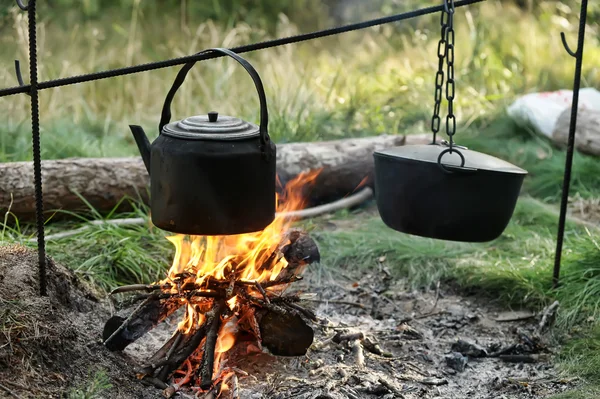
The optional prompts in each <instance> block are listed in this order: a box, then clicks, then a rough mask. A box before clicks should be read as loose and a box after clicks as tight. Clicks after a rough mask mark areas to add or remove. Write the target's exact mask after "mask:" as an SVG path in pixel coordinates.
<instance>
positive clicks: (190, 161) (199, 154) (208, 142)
mask: <svg viewBox="0 0 600 399" xmlns="http://www.w3.org/2000/svg"><path fill="white" fill-rule="evenodd" d="M211 51H216V52H220V53H223V54H225V55H228V56H229V57H231V58H233V59H235V60H236V61H237V62H238V63H239V64H241V65H242V66H243V67H244V69H246V71H247V72H248V73H249V74H250V76H251V77H252V80H253V81H254V84H255V86H256V89H257V91H258V97H259V100H260V126H256V125H255V124H252V123H249V122H245V121H243V120H241V119H238V118H235V117H232V116H225V115H219V114H218V113H216V112H209V113H208V114H207V115H199V116H192V117H188V118H185V119H183V120H180V121H175V122H171V123H169V121H170V119H171V101H172V100H173V97H174V96H175V93H176V92H177V90H178V89H179V87H180V86H181V84H182V83H183V81H184V80H185V77H186V75H187V73H188V72H189V70H190V69H191V68H192V67H193V66H194V64H195V63H196V62H195V61H193V62H190V63H187V64H185V65H184V66H183V68H182V69H181V71H179V73H178V74H177V77H176V79H175V82H174V83H173V86H172V87H171V90H170V91H169V93H168V94H167V98H166V99H165V103H164V106H163V110H162V116H161V120H160V125H159V129H158V130H159V136H158V138H157V139H156V140H155V141H154V142H153V143H152V144H150V142H149V140H148V137H147V136H146V134H145V133H144V130H143V129H142V128H141V127H140V126H136V125H130V126H129V127H130V129H131V132H132V133H133V136H134V138H135V141H136V143H137V146H138V148H139V150H140V153H141V155H142V159H143V160H144V164H145V165H146V169H148V173H150V209H151V217H152V223H153V224H154V225H155V226H156V227H158V228H160V229H163V230H166V231H170V232H174V233H180V234H191V235H229V234H243V233H250V232H255V231H260V230H262V229H264V228H265V227H267V226H268V225H269V224H270V223H271V222H272V221H273V220H274V218H275V208H276V193H275V182H276V175H275V173H276V171H275V161H276V159H275V158H276V148H275V144H274V143H273V142H272V141H271V140H270V138H269V134H268V129H267V125H268V113H267V100H266V97H265V92H264V88H263V85H262V82H261V80H260V77H259V75H258V73H257V72H256V70H255V69H254V68H253V67H252V65H250V63H249V62H248V61H246V60H244V59H243V58H242V57H240V56H239V55H237V54H236V53H234V52H232V51H230V50H228V49H223V48H213V49H208V50H205V51H203V52H202V53H205V52H211Z"/></svg>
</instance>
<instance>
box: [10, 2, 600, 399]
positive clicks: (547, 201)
mask: <svg viewBox="0 0 600 399" xmlns="http://www.w3.org/2000/svg"><path fill="white" fill-rule="evenodd" d="M363 3H365V2H363ZM200 4H202V5H200ZM433 4H437V2H433V1H416V0H411V1H399V0H381V1H373V2H368V6H366V8H364V7H365V6H364V5H363V8H361V7H359V4H358V3H357V2H354V1H352V0H346V1H345V2H342V1H334V0H327V1H325V0H261V1H250V0H227V1H218V2H217V1H215V2H208V1H207V2H191V1H183V0H181V1H179V0H178V1H175V0H160V1H158V0H157V1H153V2H142V1H140V0H110V1H104V0H103V1H102V2H100V1H99V0H85V1H81V2H80V1H75V0H57V1H54V2H52V5H45V4H44V5H42V6H41V7H42V10H41V11H40V17H39V19H40V24H39V30H38V35H39V50H40V58H41V61H40V79H43V80H46V79H56V78H60V77H65V76H70V75H76V74H82V73H88V72H92V71H99V70H103V69H107V68H116V67H121V66H126V65H131V64H135V63H143V62H149V61H156V60H159V59H163V58H170V57H176V56H182V55H186V54H190V53H193V52H197V51H200V50H202V49H205V48H208V47H215V46H223V47H233V46H236V45H241V44H246V43H249V42H255V41H258V40H266V39H269V38H273V37H280V36H287V35H291V34H296V33H298V32H306V31H309V30H312V29H317V28H323V27H328V26H332V25H334V24H338V23H342V22H351V21H356V20H358V19H363V18H366V17H369V16H380V15H384V14H389V13H393V12H399V11H403V10H407V9H410V8H414V7H416V6H428V5H433ZM579 4H580V1H576V0H570V1H536V2H534V1H528V0H524V1H516V2H513V1H498V0H488V1H486V2H484V3H481V4H477V5H473V6H469V7H464V8H460V9H458V10H457V15H456V31H457V33H456V35H457V36H456V37H457V49H456V62H457V68H456V74H457V118H458V122H459V131H458V133H457V136H456V138H457V140H458V142H459V144H463V145H467V146H469V147H471V148H473V149H476V150H480V151H484V152H487V153H490V154H493V155H496V156H499V157H501V158H503V159H506V160H509V161H511V162H513V163H515V164H518V165H519V166H522V167H524V168H525V169H527V170H528V171H529V172H530V175H529V176H528V177H527V179H526V181H525V185H524V188H523V196H522V198H521V199H520V201H519V203H518V206H517V210H516V212H515V215H514V217H513V220H512V221H511V223H510V225H509V227H508V229H507V230H506V231H505V233H504V234H503V236H502V237H500V238H499V239H497V240H495V241H493V242H491V243H486V244H456V243H448V242H440V241H435V240H427V239H422V238H417V237H410V236H406V235H403V234H400V233H394V234H390V231H389V229H387V228H386V227H385V226H384V225H383V223H382V222H381V221H380V220H379V218H377V217H375V216H368V214H364V213H361V212H359V211H357V212H353V213H351V214H349V213H348V212H341V213H340V214H338V215H336V217H337V218H344V219H347V218H350V217H351V218H353V219H358V220H360V221H361V223H357V224H356V227H355V228H353V229H345V230H340V231H325V230H323V229H322V228H320V227H321V225H320V224H319V223H320V222H319V221H318V220H315V221H309V222H305V223H303V225H304V227H305V228H307V229H310V230H311V231H312V235H313V236H314V237H315V239H316V240H317V241H318V243H319V246H320V248H321V252H322V254H323V265H324V266H325V267H345V266H351V267H356V268H358V267H364V268H368V267H372V266H373V265H374V264H375V263H376V262H377V260H378V259H379V258H380V257H381V256H383V255H385V256H386V263H387V264H388V266H389V267H390V268H391V269H393V270H394V271H395V273H397V275H398V276H399V277H400V276H402V277H405V278H406V279H407V280H406V281H407V283H408V284H410V285H412V286H413V287H417V288H427V287H430V286H431V285H432V284H434V283H435V282H436V281H438V280H439V279H444V280H451V281H453V282H454V283H458V284H459V285H461V286H462V287H464V288H465V289H468V290H477V291H479V292H480V293H481V294H485V293H487V294H492V297H493V298H494V300H496V301H498V302H499V303H501V304H502V305H504V306H510V307H521V306H527V307H532V308H535V309H538V308H539V307H540V306H543V305H545V304H548V303H549V302H550V301H553V300H555V299H558V300H559V301H560V302H561V313H560V315H559V319H558V321H557V328H556V335H557V339H560V340H562V341H563V342H569V344H568V345H566V347H565V349H564V350H563V352H562V353H561V356H560V366H561V367H562V369H563V370H564V371H565V372H568V373H570V374H572V375H578V376H580V377H584V378H585V379H586V381H587V382H588V383H589V385H588V386H587V387H585V388H584V389H583V390H582V391H579V392H575V393H571V394H568V395H567V396H564V395H563V396H561V397H562V398H567V397H569V398H577V397H582V398H585V397H591V396H590V395H593V392H598V386H600V373H599V372H598V371H597V370H598V369H599V368H598V366H599V365H600V351H599V349H600V324H599V323H598V322H597V320H598V316H599V314H598V312H599V306H600V295H599V294H600V280H599V279H598V277H599V275H600V266H599V263H600V251H599V247H598V244H597V243H598V242H600V234H598V229H596V228H585V227H583V226H582V225H581V224H578V223H575V221H574V220H570V221H569V223H568V225H567V232H566V237H565V246H564V256H563V259H564V260H563V280H562V281H563V284H562V285H561V287H560V288H559V289H557V290H552V289H551V288H550V287H551V284H550V283H551V267H552V263H553V257H554V247H555V235H556V227H557V219H558V217H557V210H556V204H557V202H558V201H559V197H560V189H561V182H562V173H563V168H564V161H565V154H564V152H563V151H561V150H558V149H556V148H554V147H553V146H552V145H550V143H549V142H548V141H547V140H545V139H544V138H540V137H538V136H536V135H535V134H533V133H532V132H530V131H527V130H524V129H520V128H517V127H516V126H515V125H514V124H513V123H512V122H511V121H510V120H508V118H507V117H506V115H505V114H504V112H505V111H504V110H505V109H506V106H507V105H508V104H510V103H511V102H512V101H513V100H514V99H515V98H516V97H517V96H519V95H522V94H524V93H527V92H532V91H546V90H556V89H564V88H567V89H570V88H571V86H572V73H573V68H574V62H573V59H572V58H571V57H569V56H568V55H567V54H566V53H565V51H564V49H563V48H562V45H561V43H560V37H559V34H560V32H561V31H565V32H566V33H567V37H568V38H569V42H570V43H573V45H574V43H575V40H576V24H577V22H578V21H577V17H578V10H579V8H578V6H579ZM343 5H346V7H345V8H344V7H342V6H343ZM599 16H600V5H599V4H598V3H597V2H594V3H593V4H590V5H589V26H588V33H587V38H586V48H585V59H584V70H583V83H582V85H583V86H584V87H598V86H600V85H599V83H600V72H599V67H598V65H600V40H599V37H600V35H598V33H599V31H600V25H599V20H600V18H599ZM438 23H439V16H438V15H434V16H426V17H423V18H420V19H418V20H412V21H408V22H403V23H398V24H394V25H389V26H383V27H377V28H372V29H369V30H366V31H363V32H360V33H349V34H345V35H342V36H338V37H335V38H328V39H323V40H319V41H314V42H307V43H303V44H300V45H295V46H287V47H283V48H279V49H273V50H266V51H261V52H257V53H250V54H246V55H245V56H244V57H245V58H247V59H248V60H250V61H251V62H252V64H253V65H254V66H255V67H256V69H257V70H258V72H259V74H260V75H261V77H262V79H263V83H264V84H265V89H266V91H267V95H268V103H269V112H270V117H271V118H270V120H271V124H270V132H271V134H272V136H273V137H274V139H275V140H276V142H278V143H281V142H289V141H312V140H324V139H332V138H342V137H352V136H371V135H378V134H409V133H420V132H426V131H427V130H428V126H429V121H430V119H431V112H432V105H433V98H432V97H433V78H434V74H435V69H436V68H437V65H436V57H435V54H436V49H437V40H438V35H439V27H438V25H437V24H438ZM157 27H159V28H157ZM13 59H20V60H21V61H22V62H25V61H26V60H27V30H26V16H25V14H23V13H21V12H18V11H17V9H16V7H14V6H11V7H7V6H0V60H1V61H2V66H3V67H2V68H0V86H12V85H14V84H15V77H14V73H13V70H12V62H13V61H12V60H13ZM23 69H24V70H23V72H24V75H25V76H24V79H25V80H26V81H27V80H28V77H27V68H26V65H24V68H23ZM177 71H178V68H170V69H167V70H159V71H153V72H147V73H142V74H138V75H135V76H126V77H120V78H116V79H112V80H106V81H100V82H90V83H85V84H81V85H77V86H74V87H63V88H59V89H51V90H46V91H43V92H42V93H41V96H40V104H41V113H42V149H43V157H44V158H45V159H58V158H65V157H73V156H84V157H104V156H111V157H112V156H123V155H136V154H137V150H136V148H135V144H134V142H133V140H132V138H131V137H130V133H129V129H128V128H127V125H128V124H130V123H136V124H141V125H143V126H144V127H145V128H146V129H147V131H148V132H149V133H150V136H151V138H152V137H155V136H156V134H157V132H156V125H157V124H158V116H159V113H160V109H161V107H162V102H163V99H164V96H165V95H166V92H167V91H168V89H169V87H170V85H171V84H172V81H173V79H174V76H175V74H176V73H177ZM244 73H245V72H244V71H243V70H242V69H241V68H239V67H238V66H237V64H235V63H234V62H233V61H232V60H228V59H218V60H211V61H207V62H203V63H201V64H199V65H196V67H195V68H194V69H193V70H192V72H191V73H190V74H189V77H188V79H187V81H186V82H185V84H184V85H183V87H182V88H181V90H180V91H179V92H178V94H177V97H176V98H175V101H174V103H173V108H174V115H175V116H174V117H175V118H179V117H183V116H186V115H193V114H199V113H205V112H207V111H209V110H213V109H216V110H218V111H219V112H221V113H226V114H230V115H236V116H240V117H242V118H244V119H247V120H251V121H253V122H257V121H258V120H257V119H258V113H257V109H258V102H257V99H256V93H255V91H254V88H253V86H252V83H251V81H250V79H249V78H248V77H247V76H245V75H244ZM28 100H29V99H28V97H26V96H14V97H8V98H2V99H0V121H1V122H0V162H3V161H18V160H29V159H31V149H30V147H31V144H30V130H29V123H30V122H29V104H28ZM599 175H600V163H599V162H598V160H597V159H596V158H593V157H589V156H584V155H581V154H576V156H575V162H574V171H573V183H572V194H573V195H574V196H579V197H581V198H584V199H590V200H594V199H598V198H600V180H599V179H598V176H599ZM146 214H147V209H145V208H144V207H143V206H140V207H139V208H137V210H136V211H135V212H133V213H132V214H130V215H110V216H109V217H128V216H145V215H146ZM96 217H100V216H99V215H97V216H96ZM6 218H7V219H6V220H8V219H10V218H12V217H11V216H10V215H6ZM11 221H12V220H11ZM83 222H84V220H80V221H78V222H69V223H60V224H58V223H57V224H53V225H52V226H49V232H50V233H51V232H53V231H62V230H65V229H69V228H76V227H78V226H79V225H81V223H83ZM32 237H34V230H33V228H32V226H28V225H18V224H17V226H16V227H14V223H13V224H11V227H9V226H8V225H6V223H5V224H4V225H3V227H2V229H1V230H0V242H21V243H24V244H25V245H29V246H35V244H34V243H33V242H31V241H28V240H29V239H31V238H32ZM48 252H49V253H50V254H51V255H52V256H53V257H54V258H56V259H57V260H58V261H61V262H63V263H64V264H66V265H68V266H69V267H71V268H72V269H74V270H76V271H77V272H78V273H79V274H80V275H81V276H82V277H83V278H85V279H87V280H88V281H91V282H93V283H94V284H96V286H98V287H99V289H101V290H108V289H111V288H114V287H115V286H117V285H122V284H128V283H136V282H150V281H153V280H156V279H158V278H161V277H162V276H163V274H164V272H165V270H166V267H167V265H168V264H169V262H170V259H171V257H172V247H171V244H170V243H169V242H168V241H167V240H165V239H164V232H162V231H160V230H157V229H154V228H152V227H150V226H149V225H147V226H137V227H116V226H94V227H93V228H90V229H88V230H87V231H86V232H84V233H82V234H80V235H78V236H76V237H73V238H70V239H65V240H61V241H56V242H49V243H48Z"/></svg>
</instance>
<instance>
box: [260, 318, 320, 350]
mask: <svg viewBox="0 0 600 399" xmlns="http://www.w3.org/2000/svg"><path fill="white" fill-rule="evenodd" d="M260 313H261V314H260V315H259V321H258V325H259V327H260V336H261V338H262V345H263V346H264V347H266V348H267V349H269V351H270V352H271V353H272V354H273V355H275V356H302V355H304V354H306V351H307V350H308V348H309V347H310V346H311V345H312V343H313V339H314V331H313V329H312V328H311V327H310V326H309V325H308V324H306V322H305V321H304V320H303V319H302V317H300V316H299V315H298V314H296V313H292V312H287V313H285V314H282V313H279V312H274V311H271V310H266V311H261V312H260Z"/></svg>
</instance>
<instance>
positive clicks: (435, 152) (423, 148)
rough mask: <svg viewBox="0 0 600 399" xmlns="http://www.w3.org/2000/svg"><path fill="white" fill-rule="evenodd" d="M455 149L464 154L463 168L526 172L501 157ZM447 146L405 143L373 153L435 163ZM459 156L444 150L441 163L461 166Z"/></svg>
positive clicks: (460, 147)
mask: <svg viewBox="0 0 600 399" xmlns="http://www.w3.org/2000/svg"><path fill="white" fill-rule="evenodd" d="M453 148H455V149H456V150H458V151H460V153H461V154H462V155H463V156H464V159H465V161H464V165H463V167H464V168H469V169H479V170H487V171H491V172H505V173H516V174H527V171H526V170H524V169H521V168H519V167H518V166H515V165H513V164H511V163H509V162H506V161H503V160H502V159H499V158H496V157H493V156H491V155H487V154H484V153H481V152H477V151H472V150H469V149H467V148H466V147H462V146H458V145H454V147H453ZM448 149H449V147H448V146H447V145H445V144H440V143H436V144H421V145H406V146H400V147H392V148H387V149H384V150H380V151H375V154H378V155H381V156H384V157H390V158H396V159H399V158H400V159H407V160H412V161H417V162H429V163H437V162H438V158H439V156H440V154H441V153H442V151H444V150H448ZM461 162H462V160H461V157H460V156H459V155H458V154H457V153H456V152H454V151H453V152H452V154H450V153H449V152H446V153H445V154H444V155H443V156H442V160H441V163H442V164H443V165H445V166H453V167H461Z"/></svg>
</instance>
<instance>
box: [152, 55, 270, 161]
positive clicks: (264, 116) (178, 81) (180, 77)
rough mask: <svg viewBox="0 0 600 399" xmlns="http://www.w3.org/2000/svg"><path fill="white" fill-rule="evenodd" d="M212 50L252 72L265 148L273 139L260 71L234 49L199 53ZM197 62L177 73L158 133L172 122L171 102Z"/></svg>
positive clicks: (185, 66) (166, 100)
mask: <svg viewBox="0 0 600 399" xmlns="http://www.w3.org/2000/svg"><path fill="white" fill-rule="evenodd" d="M210 51H216V52H219V53H223V54H225V55H228V56H229V57H231V58H233V59H234V60H236V61H237V62H238V63H239V64H240V65H242V66H243V67H244V69H245V70H246V71H247V72H248V74H250V77H252V80H253V81H254V85H255V86H256V90H257V91H258V99H259V101H260V127H259V132H260V142H261V144H262V146H263V150H265V149H266V145H267V144H268V143H269V141H270V140H271V139H270V137H269V132H268V129H267V125H268V124H269V114H268V112H267V98H266V96H265V89H264V88H263V84H262V81H261V80H260V76H259V75H258V72H256V70H255V69H254V67H253V66H252V65H250V63H249V62H248V61H246V60H245V59H243V58H242V57H240V56H239V55H237V54H236V53H234V52H233V51H231V50H229V49H226V48H211V49H207V50H203V51H201V52H199V53H198V54H202V53H207V52H210ZM195 63H196V61H191V62H188V63H187V64H185V65H184V66H183V68H181V70H180V71H179V73H178V74H177V77H176V78H175V82H173V86H172V87H171V90H169V93H168V94H167V98H165V104H164V105H163V109H162V115H161V117H160V124H159V125H158V134H161V132H162V129H163V127H164V126H165V125H166V124H167V123H169V122H170V120H171V102H172V101H173V97H175V93H176V92H177V90H178V89H179V88H180V87H181V85H182V84H183V81H184V80H185V77H186V76H187V74H188V72H189V71H190V69H192V67H193V66H194V64H195Z"/></svg>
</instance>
